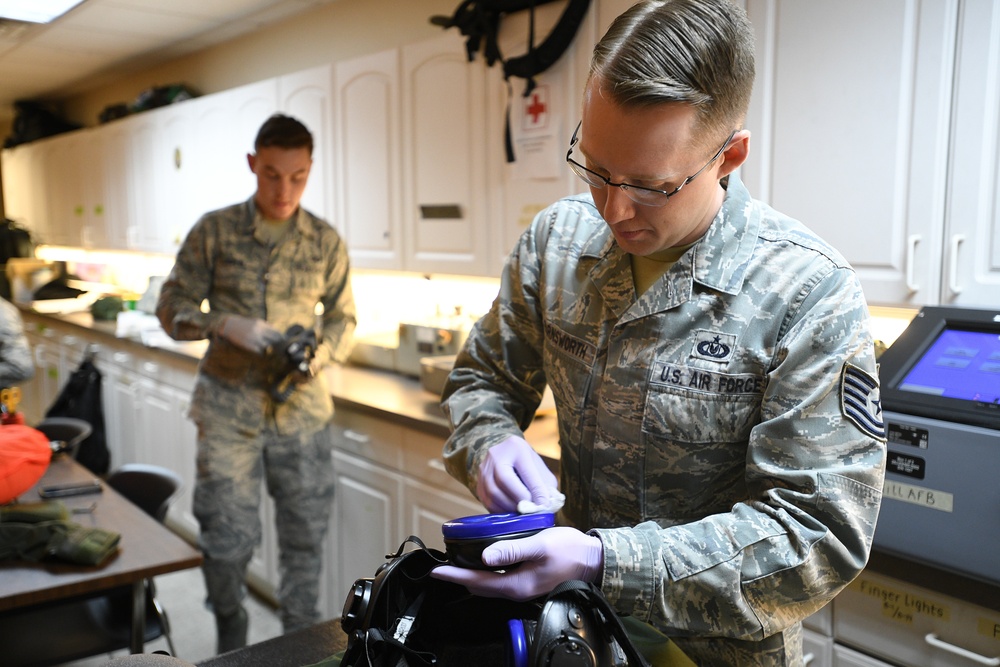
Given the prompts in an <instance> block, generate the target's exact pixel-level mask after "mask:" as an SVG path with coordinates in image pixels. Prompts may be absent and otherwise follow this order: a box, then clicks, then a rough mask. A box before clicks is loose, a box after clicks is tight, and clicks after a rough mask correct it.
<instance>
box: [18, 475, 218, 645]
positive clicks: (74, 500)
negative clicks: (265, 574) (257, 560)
mask: <svg viewBox="0 0 1000 667" xmlns="http://www.w3.org/2000/svg"><path fill="white" fill-rule="evenodd" d="M93 478H94V475H93V473H91V472H90V471H89V470H87V469H86V468H84V467H83V466H82V465H80V464H79V463H77V462H76V461H74V460H73V459H71V458H69V457H68V456H66V455H59V456H56V457H55V458H54V459H53V461H52V463H51V464H50V465H49V468H48V470H47V471H46V473H45V475H44V477H42V479H41V480H39V482H38V483H37V484H36V485H35V486H34V487H33V488H31V489H30V490H28V491H26V492H25V493H23V494H22V495H21V496H20V497H19V498H18V500H19V501H20V502H23V503H29V502H37V501H39V500H40V498H39V497H38V493H37V489H38V488H39V487H41V486H45V485H49V484H69V483H74V482H85V481H88V480H91V479H93ZM103 486H104V491H103V492H102V493H99V494H90V495H83V496H70V497H65V498H60V500H62V501H63V503H65V504H66V506H67V507H68V508H69V509H70V511H72V510H74V509H77V510H80V509H89V508H91V507H93V510H92V511H88V512H83V513H74V514H72V516H71V517H70V520H72V521H74V522H76V523H78V524H80V525H83V526H94V527H98V528H104V529H106V530H113V531H116V532H117V533H119V534H120V535H121V541H120V542H119V545H118V553H117V554H115V555H112V556H111V557H110V558H109V559H108V560H107V561H105V563H104V564H103V565H101V566H99V567H91V566H86V565H74V564H72V563H67V562H60V561H53V560H46V561H43V562H40V563H31V562H28V561H5V562H0V611H6V610H9V609H16V608H19V607H27V606H30V605H35V604H39V603H43V602H49V601H53V600H61V599H67V598H72V597H78V596H86V595H94V594H99V593H101V592H103V591H107V590H109V589H113V588H116V587H119V586H123V585H130V586H131V587H132V638H131V647H130V648H131V651H132V652H133V653H142V651H143V630H144V628H145V625H146V604H145V589H144V586H143V580H144V579H147V578H149V577H153V576H155V575H158V574H165V573H167V572H175V571H177V570H185V569H187V568H191V567H198V566H199V565H200V564H201V561H202V556H201V553H200V552H199V551H198V550H197V549H195V548H194V547H192V546H191V545H190V544H188V543H187V542H185V541H184V540H182V539H181V538H180V537H178V536H177V535H175V534H174V533H173V532H171V531H170V530H169V529H168V528H167V527H166V526H164V525H163V524H161V523H160V522H158V521H157V520H156V519H154V518H153V517H151V516H149V515H148V514H146V513H145V512H144V511H142V510H141V509H139V507H137V506H136V505H133V504H132V503H131V502H129V501H128V500H126V499H125V498H124V497H123V496H122V495H120V494H119V493H118V492H116V491H115V490H114V489H112V488H111V487H110V486H108V485H107V484H104V485H103Z"/></svg>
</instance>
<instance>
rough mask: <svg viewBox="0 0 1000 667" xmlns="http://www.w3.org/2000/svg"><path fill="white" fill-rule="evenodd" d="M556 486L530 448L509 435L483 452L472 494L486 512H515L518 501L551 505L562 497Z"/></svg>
mask: <svg viewBox="0 0 1000 667" xmlns="http://www.w3.org/2000/svg"><path fill="white" fill-rule="evenodd" d="M556 485H557V482H556V476H555V475H553V474H552V471H550V470H549V469H548V466H546V465H545V461H543V460H542V457H541V456H539V455H538V453H537V452H536V451H535V450H534V449H532V447H531V445H529V444H528V443H527V442H526V441H525V440H524V438H519V437H517V436H510V437H509V438H507V439H506V440H504V441H503V442H501V443H499V444H496V445H494V446H492V447H490V449H489V450H488V451H487V452H486V456H485V457H484V458H483V462H482V465H481V467H480V469H479V483H478V485H477V487H476V495H477V496H478V497H479V500H480V501H481V502H482V503H483V506H484V507H486V509H487V510H489V511H490V512H516V511H517V505H518V503H519V502H521V501H522V500H528V501H533V502H534V503H535V504H536V505H539V506H543V507H544V506H549V505H552V504H554V503H553V501H554V500H555V499H556V498H559V497H561V496H562V494H561V493H559V490H558V489H557V488H556ZM558 504H559V506H560V507H561V502H560V503H558Z"/></svg>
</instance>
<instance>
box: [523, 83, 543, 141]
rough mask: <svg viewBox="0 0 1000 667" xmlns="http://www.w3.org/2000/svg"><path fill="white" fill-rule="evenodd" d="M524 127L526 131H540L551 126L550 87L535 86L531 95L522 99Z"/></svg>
mask: <svg viewBox="0 0 1000 667" xmlns="http://www.w3.org/2000/svg"><path fill="white" fill-rule="evenodd" d="M522 99H523V100H524V102H523V105H524V106H523V113H522V114H521V118H522V127H523V128H524V129H525V130H539V129H542V128H545V127H547V126H548V124H549V87H548V86H535V89H534V90H532V91H531V93H530V94H529V95H528V96H527V97H524V98H522Z"/></svg>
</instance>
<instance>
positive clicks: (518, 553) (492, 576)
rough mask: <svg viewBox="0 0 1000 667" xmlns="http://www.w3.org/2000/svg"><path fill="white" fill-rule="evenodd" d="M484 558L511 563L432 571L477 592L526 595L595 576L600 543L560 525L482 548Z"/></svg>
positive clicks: (601, 557) (513, 596)
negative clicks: (506, 566)
mask: <svg viewBox="0 0 1000 667" xmlns="http://www.w3.org/2000/svg"><path fill="white" fill-rule="evenodd" d="M483 563H485V564H486V565H489V566H490V567H502V566H505V565H510V566H511V568H510V569H508V570H507V571H505V572H491V571H488V570H472V569H468V568H463V567H454V566H452V565H443V566H441V567H437V568H435V569H434V570H433V571H432V572H431V576H432V577H434V578H435V579H442V580H444V581H450V582H452V583H456V584H461V585H462V586H465V587H466V588H467V589H469V592H470V593H472V594H473V595H478V596H480V597H490V598H497V597H499V598H508V599H511V600H530V599H532V598H536V597H538V596H540V595H545V594H547V593H548V592H550V591H551V590H552V589H554V588H555V587H556V586H558V585H559V584H561V583H563V582H564V581H570V580H574V579H579V580H581V581H588V582H593V581H595V580H597V578H598V577H599V576H600V574H601V570H602V568H603V567H604V547H603V545H602V544H601V540H600V539H599V538H597V537H594V536H592V535H587V534H586V533H582V532H580V531H579V530H577V529H575V528H568V527H562V526H560V527H556V528H547V529H546V530H543V531H541V532H540V533H537V534H535V535H531V536H530V537H523V538H521V539H516V540H503V541H500V542H495V543H494V544H491V545H490V546H488V547H486V549H484V550H483Z"/></svg>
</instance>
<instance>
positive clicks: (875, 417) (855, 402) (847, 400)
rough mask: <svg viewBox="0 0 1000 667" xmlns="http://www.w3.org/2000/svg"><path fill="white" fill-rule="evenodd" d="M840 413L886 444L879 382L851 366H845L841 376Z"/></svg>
mask: <svg viewBox="0 0 1000 667" xmlns="http://www.w3.org/2000/svg"><path fill="white" fill-rule="evenodd" d="M840 411H841V412H842V413H843V414H844V416H845V417H846V418H847V419H849V420H850V421H851V422H853V423H854V425H855V426H857V427H858V428H859V429H861V430H862V431H863V432H865V433H867V434H868V435H870V436H871V437H873V438H875V439H876V440H879V441H881V442H885V423H884V422H883V421H882V395H881V393H880V392H879V384H878V380H877V379H876V378H874V377H872V376H871V375H869V374H868V373H866V372H865V371H863V370H861V369H860V368H858V367H857V366H853V365H851V364H844V370H843V372H842V373H841V374H840Z"/></svg>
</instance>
